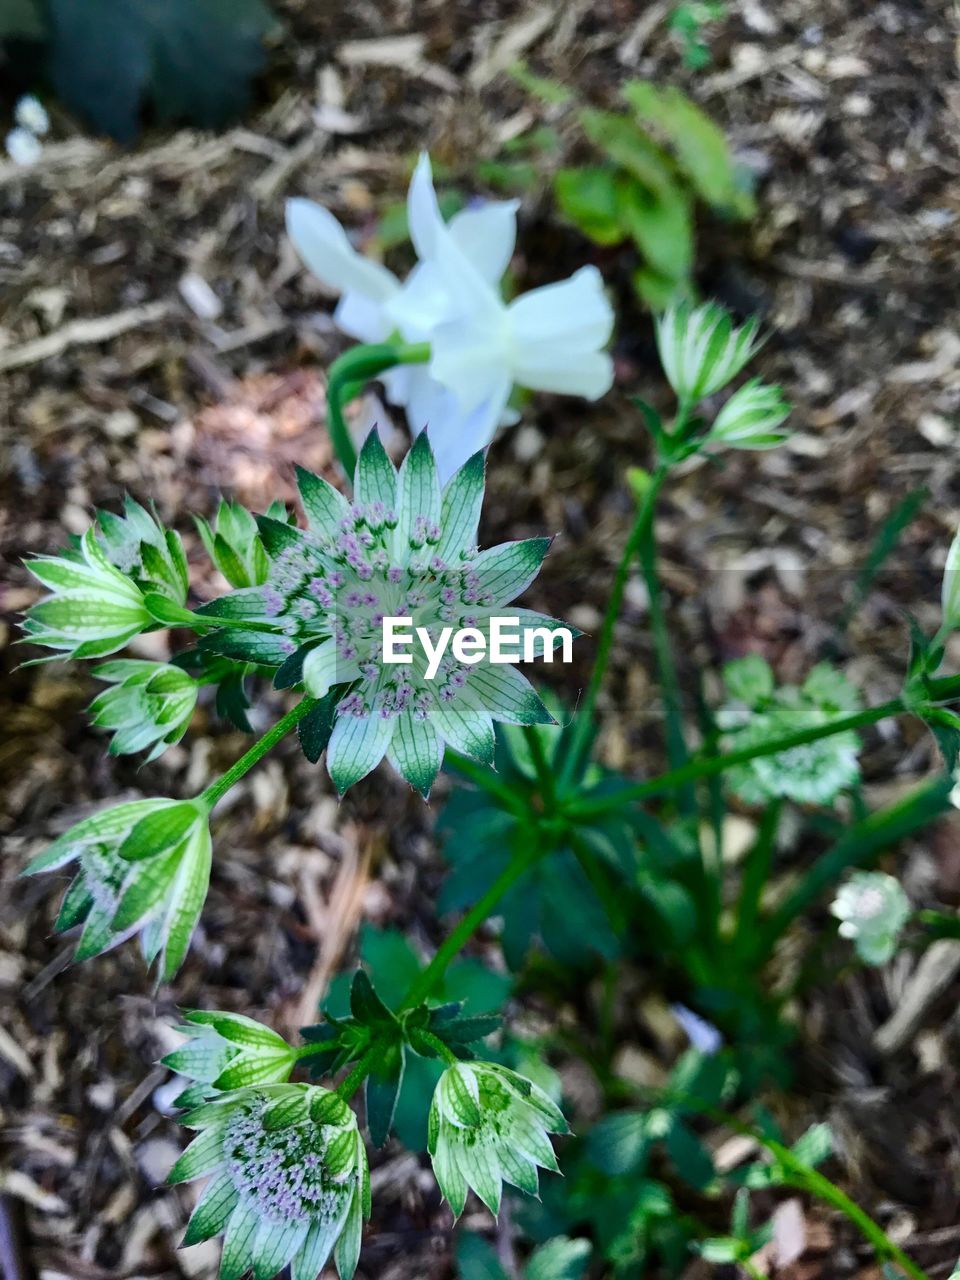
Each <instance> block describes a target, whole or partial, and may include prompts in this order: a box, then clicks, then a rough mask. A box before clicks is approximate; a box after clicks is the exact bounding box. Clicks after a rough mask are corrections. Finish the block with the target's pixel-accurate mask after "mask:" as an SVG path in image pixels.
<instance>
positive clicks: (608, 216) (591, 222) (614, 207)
mask: <svg viewBox="0 0 960 1280" xmlns="http://www.w3.org/2000/svg"><path fill="white" fill-rule="evenodd" d="M553 188H554V193H555V194H556V197H557V204H558V206H559V208H560V211H561V213H563V214H565V215H566V216H567V217H568V218H569V219H570V221H571V222H572V223H574V225H575V226H577V227H579V228H580V230H581V231H582V232H583V233H584V235H586V236H589V238H590V239H591V240H592V241H593V242H594V243H595V244H601V245H613V244H619V243H620V242H621V241H622V240H624V239H626V237H627V235H628V234H629V232H628V230H627V228H626V227H625V225H624V223H623V220H622V217H621V203H620V196H619V193H618V190H617V174H616V171H615V170H614V169H612V168H610V167H609V166H608V165H602V166H601V165H598V166H595V167H593V168H583V169H561V170H560V171H559V172H558V173H557V175H556V176H555V178H554V180H553Z"/></svg>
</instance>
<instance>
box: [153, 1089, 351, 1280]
mask: <svg viewBox="0 0 960 1280" xmlns="http://www.w3.org/2000/svg"><path fill="white" fill-rule="evenodd" d="M183 1123H184V1124H185V1125H186V1126H187V1127H188V1128H191V1129H197V1130H199V1135H198V1137H196V1138H195V1139H194V1141H193V1142H192V1143H191V1145H190V1146H189V1147H188V1148H187V1149H186V1151H185V1152H184V1153H183V1155H182V1156H181V1157H180V1159H179V1160H178V1161H177V1162H176V1164H175V1165H174V1166H173V1169H172V1170H171V1171H170V1177H169V1181H170V1182H174V1183H177V1182H188V1181H191V1180H192V1179H194V1178H201V1177H209V1179H210V1181H209V1182H208V1183H207V1186H206V1187H205V1189H204V1192H203V1195H202V1196H201V1198H200V1202H199V1204H198V1205H197V1207H196V1209H195V1210H194V1212H193V1216H192V1217H191V1219H190V1222H189V1224H188V1226H187V1233H186V1236H185V1237H184V1241H183V1243H184V1244H185V1245H190V1244H197V1243H199V1242H200V1241H201V1240H209V1239H211V1238H212V1237H213V1236H215V1235H218V1234H219V1233H220V1232H221V1231H224V1232H225V1233H226V1234H225V1238H224V1242H223V1256H222V1260H221V1263H220V1280H240V1277H241V1276H245V1275H246V1274H247V1273H248V1272H249V1271H251V1270H252V1272H253V1276H254V1280H271V1277H273V1276H275V1275H277V1274H278V1273H279V1272H281V1271H282V1270H283V1269H284V1267H286V1266H289V1267H290V1277H291V1280H317V1276H318V1275H319V1273H320V1272H321V1271H322V1270H323V1268H324V1266H325V1265H326V1262H327V1259H328V1257H329V1256H330V1253H331V1251H332V1252H333V1256H334V1261H335V1262H336V1265H337V1270H338V1271H339V1273H340V1277H341V1280H350V1277H351V1276H352V1275H353V1273H354V1271H355V1270H356V1266H357V1259H358V1257H359V1254H360V1236H361V1232H362V1229H363V1219H364V1218H366V1217H369V1215H370V1174H369V1170H368V1167H367V1153H366V1150H365V1148H364V1145H363V1140H362V1139H361V1137H360V1133H359V1130H358V1129H357V1120H356V1116H355V1115H354V1114H353V1112H352V1111H351V1110H350V1108H349V1107H348V1106H347V1104H346V1103H345V1102H344V1101H343V1100H342V1099H341V1098H339V1097H338V1096H337V1095H336V1094H335V1093H330V1092H329V1091H328V1090H326V1089H323V1088H321V1087H320V1086H319V1085H302V1084H283V1085H264V1086H259V1087H257V1086H254V1087H251V1088H246V1089H238V1090H237V1091H236V1092H234V1093H229V1094H225V1095H224V1096H223V1097H222V1098H220V1099H217V1100H216V1101H213V1102H208V1103H205V1104H203V1105H202V1106H200V1107H198V1108H197V1109H195V1110H194V1111H191V1112H188V1113H187V1114H186V1115H185V1116H184V1118H183Z"/></svg>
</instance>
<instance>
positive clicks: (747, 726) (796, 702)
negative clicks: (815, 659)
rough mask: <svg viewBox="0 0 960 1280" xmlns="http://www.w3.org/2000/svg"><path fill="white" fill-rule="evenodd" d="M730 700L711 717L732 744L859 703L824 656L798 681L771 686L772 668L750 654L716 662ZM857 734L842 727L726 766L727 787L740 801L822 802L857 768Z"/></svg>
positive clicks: (756, 741)
mask: <svg viewBox="0 0 960 1280" xmlns="http://www.w3.org/2000/svg"><path fill="white" fill-rule="evenodd" d="M724 681H725V683H726V685H727V689H728V691H729V692H730V693H731V694H732V696H733V700H732V701H730V702H728V703H727V704H726V706H724V707H722V708H721V710H720V711H719V712H718V714H717V724H718V725H719V726H720V728H721V729H724V730H726V731H727V732H731V733H732V737H731V745H732V747H733V749H735V750H738V751H739V750H741V749H743V748H747V747H754V746H760V745H762V744H763V743H765V742H773V741H775V740H776V739H777V738H786V737H788V736H789V735H790V734H794V733H797V732H799V731H801V730H803V729H815V728H818V727H820V726H821V725H826V724H830V723H832V722H833V721H835V720H837V719H838V718H840V717H843V716H846V715H851V714H853V713H854V712H856V711H858V710H859V709H860V707H861V705H862V704H861V701H860V695H859V693H858V691H857V690H856V689H855V688H854V687H853V685H852V684H850V683H849V681H847V680H846V679H845V678H844V677H843V676H842V675H841V674H840V673H839V672H838V671H835V670H834V669H833V668H832V667H831V666H830V665H829V663H819V664H818V665H817V666H815V667H814V668H813V670H812V671H811V672H810V674H809V675H808V676H807V678H806V680H805V681H804V682H803V684H802V685H781V686H779V687H776V686H775V684H774V679H773V672H772V671H771V670H770V668H769V666H768V665H767V663H766V662H764V660H763V659H762V658H760V657H759V656H758V655H756V654H751V655H750V656H748V657H746V658H740V659H738V660H736V661H735V662H730V663H728V664H727V666H726V667H725V668H724ZM859 751H860V738H859V737H858V735H857V734H856V733H855V732H854V731H853V730H850V729H848V730H844V731H842V732H840V733H835V734H833V735H832V736H830V737H827V738H820V739H818V740H817V741H815V742H807V743H804V744H802V745H801V746H796V747H791V748H790V749H789V750H787V751H781V752H779V753H778V754H777V755H771V756H758V757H757V758H756V759H755V760H751V761H750V762H749V763H748V764H745V765H738V766H735V767H734V768H732V769H730V770H729V771H728V774H727V777H728V782H729V785H730V788H731V790H733V791H734V792H735V793H736V794H737V795H738V796H739V797H740V799H741V800H744V801H746V803H747V804H765V803H766V802H767V801H769V800H774V799H778V798H782V799H785V800H793V801H795V802H796V803H797V804H829V803H830V802H831V801H832V800H834V799H835V798H836V796H837V795H839V793H840V792H841V791H843V790H845V789H846V788H848V787H851V786H853V785H854V784H855V783H856V781H857V779H858V778H859V776H860V764H859V759H858V756H859Z"/></svg>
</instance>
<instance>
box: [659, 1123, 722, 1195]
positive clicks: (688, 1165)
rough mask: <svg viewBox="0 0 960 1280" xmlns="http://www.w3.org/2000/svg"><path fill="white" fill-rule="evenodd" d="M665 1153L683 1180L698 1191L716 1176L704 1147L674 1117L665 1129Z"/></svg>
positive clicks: (711, 1161)
mask: <svg viewBox="0 0 960 1280" xmlns="http://www.w3.org/2000/svg"><path fill="white" fill-rule="evenodd" d="M667 1154H668V1155H669V1156H670V1159H671V1161H672V1162H673V1166H674V1168H675V1169H676V1171H677V1173H678V1174H679V1175H680V1177H681V1178H682V1179H683V1180H684V1182H686V1183H688V1184H689V1185H690V1186H691V1187H695V1188H696V1190H698V1191H703V1190H704V1189H705V1188H706V1187H708V1186H709V1185H710V1183H711V1182H712V1181H713V1180H714V1178H715V1177H716V1173H715V1171H714V1167H713V1160H712V1159H711V1157H710V1153H709V1152H708V1151H707V1149H706V1147H704V1145H703V1143H702V1142H701V1141H700V1139H699V1138H698V1137H697V1136H696V1135H695V1134H694V1133H693V1132H692V1131H691V1130H690V1129H688V1128H687V1126H686V1125H685V1124H683V1123H682V1122H681V1121H679V1120H676V1119H674V1121H673V1123H672V1124H671V1126H670V1128H669V1130H668V1131H667Z"/></svg>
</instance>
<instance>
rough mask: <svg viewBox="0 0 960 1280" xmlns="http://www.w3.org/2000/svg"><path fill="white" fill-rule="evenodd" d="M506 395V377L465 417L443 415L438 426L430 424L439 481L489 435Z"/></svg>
mask: <svg viewBox="0 0 960 1280" xmlns="http://www.w3.org/2000/svg"><path fill="white" fill-rule="evenodd" d="M509 395H510V381H509V379H504V380H503V381H502V382H501V383H500V385H499V386H498V387H497V388H496V389H495V390H494V392H493V394H492V395H491V396H490V397H489V398H488V399H486V400H484V401H483V403H482V404H479V405H478V406H477V407H476V408H475V409H474V410H473V411H472V412H471V413H469V414H467V415H466V416H465V417H463V416H460V417H458V418H455V419H449V420H447V419H444V421H443V425H442V427H440V429H439V430H438V429H437V427H439V426H440V424H439V422H438V423H437V426H435V427H431V428H430V443H431V444H432V446H433V456H434V458H435V459H436V463H437V471H438V472H439V475H440V483H441V484H446V482H447V481H448V480H449V479H450V477H451V476H452V475H453V474H454V473H455V472H456V471H458V470H459V469H460V468H461V467H462V466H463V464H464V463H465V462H466V461H467V459H468V458H472V457H473V455H474V454H475V453H476V452H477V450H478V449H483V448H485V447H486V446H487V445H488V444H489V443H490V441H491V440H492V439H493V437H494V435H495V433H496V430H497V424H498V423H499V422H500V421H501V419H502V417H503V412H504V405H505V404H506V402H507V397H508V396H509Z"/></svg>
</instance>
